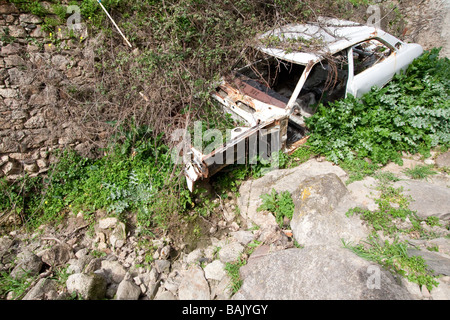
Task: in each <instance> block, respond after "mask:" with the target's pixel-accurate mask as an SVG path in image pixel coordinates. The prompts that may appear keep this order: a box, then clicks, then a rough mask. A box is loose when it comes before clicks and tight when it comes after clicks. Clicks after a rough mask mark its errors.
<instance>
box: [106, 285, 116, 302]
mask: <svg viewBox="0 0 450 320" xmlns="http://www.w3.org/2000/svg"><path fill="white" fill-rule="evenodd" d="M118 287H119V285H118V284H117V283H110V284H108V286H107V287H106V293H105V296H106V298H108V299H114V297H115V296H116V293H117V288H118Z"/></svg>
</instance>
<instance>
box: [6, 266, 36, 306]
mask: <svg viewBox="0 0 450 320" xmlns="http://www.w3.org/2000/svg"><path fill="white" fill-rule="evenodd" d="M24 271H25V273H24V274H23V275H22V276H21V277H19V278H13V277H12V276H11V275H10V274H9V273H8V272H6V271H2V272H0V297H1V298H2V299H5V298H6V295H7V294H8V293H9V292H12V298H13V299H14V300H20V299H21V298H22V297H23V295H24V294H25V292H26V290H27V289H28V287H29V286H30V284H31V283H32V282H33V281H34V280H35V278H36V277H37V276H34V277H32V276H30V274H29V273H27V271H26V270H24Z"/></svg>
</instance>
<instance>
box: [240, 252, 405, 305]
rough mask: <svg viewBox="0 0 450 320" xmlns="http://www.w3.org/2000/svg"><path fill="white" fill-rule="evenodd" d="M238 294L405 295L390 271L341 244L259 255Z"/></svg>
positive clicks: (311, 296)
mask: <svg viewBox="0 0 450 320" xmlns="http://www.w3.org/2000/svg"><path fill="white" fill-rule="evenodd" d="M233 299H235V300H243V299H245V300H273V299H276V300H303V299H305V300H397V299H398V300H407V299H411V296H410V294H409V293H408V291H407V290H406V288H404V287H402V286H401V285H399V284H398V283H397V281H396V280H395V278H394V277H393V276H392V274H391V273H390V272H388V271H386V270H384V269H382V268H381V267H380V266H378V265H374V264H373V263H371V262H369V261H367V260H364V259H363V258H360V257H358V256H357V255H355V254H353V253H352V252H351V251H350V250H347V249H344V248H341V247H336V246H332V247H328V246H309V247H305V248H304V249H288V250H281V251H277V252H274V253H271V254H268V255H266V256H264V257H261V258H260V259H259V260H258V261H257V263H255V264H254V267H253V268H252V270H250V272H249V273H248V275H247V276H246V277H245V278H244V279H243V283H242V286H241V288H240V289H239V291H238V292H237V293H236V294H235V295H234V296H233Z"/></svg>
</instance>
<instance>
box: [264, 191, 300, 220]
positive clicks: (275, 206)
mask: <svg viewBox="0 0 450 320" xmlns="http://www.w3.org/2000/svg"><path fill="white" fill-rule="evenodd" d="M260 198H261V199H262V200H263V203H262V204H261V206H259V207H258V208H257V211H262V210H267V211H270V212H272V213H273V214H274V215H275V219H276V221H277V223H278V225H279V226H280V227H281V228H282V227H283V225H284V218H285V217H286V218H288V219H289V220H290V219H292V215H293V213H294V202H293V201H292V196H291V193H290V192H289V191H282V192H280V193H278V192H277V191H276V190H275V189H272V191H271V193H270V194H263V195H261V196H260Z"/></svg>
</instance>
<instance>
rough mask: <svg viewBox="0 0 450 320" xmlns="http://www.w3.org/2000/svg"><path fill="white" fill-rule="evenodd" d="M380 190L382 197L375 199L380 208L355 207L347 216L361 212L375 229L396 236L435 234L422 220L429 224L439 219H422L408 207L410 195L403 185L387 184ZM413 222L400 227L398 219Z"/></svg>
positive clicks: (428, 235)
mask: <svg viewBox="0 0 450 320" xmlns="http://www.w3.org/2000/svg"><path fill="white" fill-rule="evenodd" d="M377 189H378V190H379V191H380V193H381V194H380V197H379V198H378V199H375V203H376V204H377V205H378V210H374V211H370V210H367V209H362V208H358V207H357V208H353V209H350V210H349V211H348V212H347V216H352V215H354V214H359V215H360V217H361V219H363V220H365V221H367V222H368V223H369V225H370V226H371V227H372V228H373V229H374V230H375V231H382V232H383V233H384V234H385V235H389V236H395V235H397V234H398V233H408V234H419V235H420V237H422V238H430V237H433V236H434V235H433V234H431V233H430V232H428V231H427V230H425V229H424V228H423V227H422V225H421V222H423V221H425V223H426V224H427V225H430V226H433V225H436V223H437V221H436V220H435V219H433V218H430V219H425V220H424V219H421V218H419V217H418V216H417V214H416V213H415V212H414V211H412V210H410V209H409V208H408V206H409V204H410V201H411V199H410V197H406V196H404V195H403V194H402V191H403V187H400V188H394V187H392V186H387V185H386V184H383V185H380V187H379V188H377ZM406 219H408V220H409V221H410V223H411V227H409V228H400V227H398V223H396V221H397V220H402V221H406Z"/></svg>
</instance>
